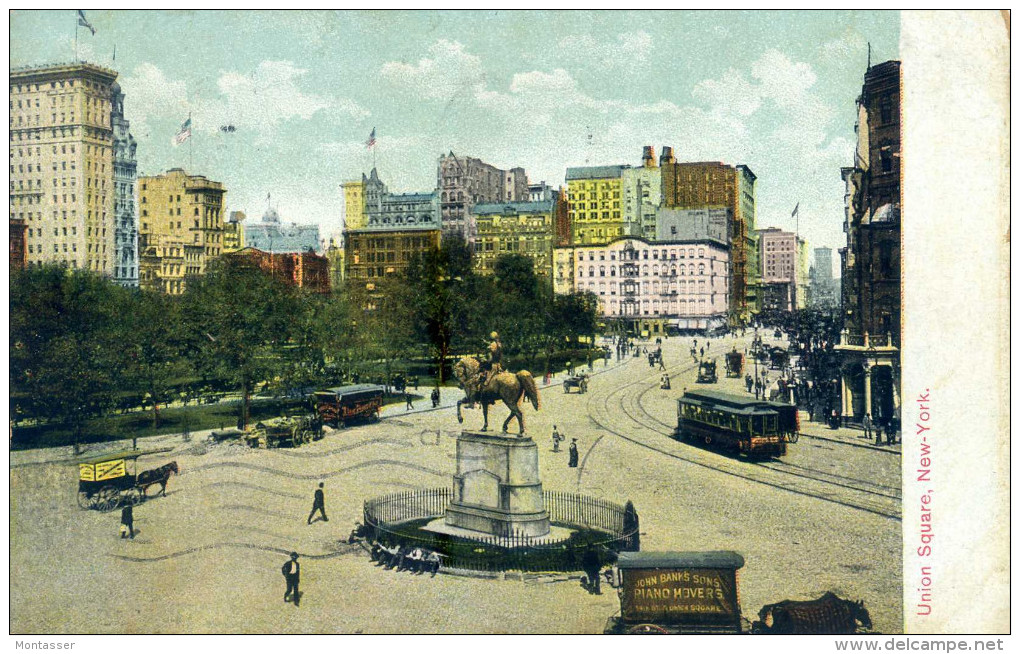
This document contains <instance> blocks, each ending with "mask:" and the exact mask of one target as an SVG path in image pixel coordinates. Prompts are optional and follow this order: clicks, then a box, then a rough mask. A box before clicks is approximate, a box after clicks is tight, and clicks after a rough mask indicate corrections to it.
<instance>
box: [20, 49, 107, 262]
mask: <svg viewBox="0 0 1020 654" xmlns="http://www.w3.org/2000/svg"><path fill="white" fill-rule="evenodd" d="M116 79H117V73H116V72H115V71H113V70H110V69H108V68H103V67H101V66H96V65H93V64H86V63H75V64H66V65H57V66H44V67H30V68H18V69H13V70H11V73H10V85H9V89H10V94H9V101H10V182H9V185H10V217H11V218H12V219H15V220H23V221H25V225H26V234H25V248H26V252H25V258H26V265H29V266H33V265H35V266H38V265H42V264H44V263H58V264H63V265H66V266H68V267H69V268H78V269H87V270H91V271H94V272H97V273H102V274H105V275H109V276H111V277H112V276H114V274H115V273H116V264H117V261H118V259H117V241H116V235H117V219H116V214H115V211H114V196H115V190H116V187H115V185H114V128H113V104H112V94H113V86H114V83H115V81H116Z"/></svg>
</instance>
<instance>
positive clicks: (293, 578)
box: [283, 552, 301, 606]
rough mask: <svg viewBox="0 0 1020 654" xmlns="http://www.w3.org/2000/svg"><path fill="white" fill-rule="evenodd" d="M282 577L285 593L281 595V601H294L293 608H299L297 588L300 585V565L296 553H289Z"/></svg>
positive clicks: (298, 591)
mask: <svg viewBox="0 0 1020 654" xmlns="http://www.w3.org/2000/svg"><path fill="white" fill-rule="evenodd" d="M283 577H284V579H286V580H287V591H286V592H285V593H284V594H283V601H284V602H289V601H291V599H293V600H294V606H301V591H300V590H299V589H298V586H299V585H300V583H301V564H300V563H298V553H297V552H291V553H290V561H287V562H286V563H284V564H283Z"/></svg>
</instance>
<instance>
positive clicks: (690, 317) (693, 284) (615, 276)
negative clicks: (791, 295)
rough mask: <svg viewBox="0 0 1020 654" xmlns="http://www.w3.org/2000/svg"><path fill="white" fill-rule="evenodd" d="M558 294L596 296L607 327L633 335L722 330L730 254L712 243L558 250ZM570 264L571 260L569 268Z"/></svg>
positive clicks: (620, 243)
mask: <svg viewBox="0 0 1020 654" xmlns="http://www.w3.org/2000/svg"><path fill="white" fill-rule="evenodd" d="M556 252H557V254H556V256H555V257H554V260H555V264H554V280H561V278H562V277H563V276H564V275H566V274H567V271H568V270H570V271H571V272H572V274H573V280H572V282H573V283H572V285H571V287H570V288H567V287H566V284H564V283H563V281H558V283H557V284H556V290H557V291H558V292H571V291H575V292H580V291H586V292H590V293H593V294H594V295H595V296H596V297H597V298H598V300H599V308H600V311H601V313H602V316H603V317H604V319H605V320H606V321H607V322H617V323H620V324H622V326H623V327H624V328H625V329H627V330H630V331H633V332H635V333H640V332H647V333H649V334H660V333H664V332H666V331H667V330H681V331H689V332H706V331H711V330H715V329H718V328H720V327H723V326H724V325H725V324H726V315H727V311H728V308H729V286H730V276H729V266H730V261H729V248H728V247H727V245H726V244H725V243H724V242H720V241H717V240H713V239H705V240H698V241H648V240H646V239H643V238H640V237H633V236H625V237H621V238H618V239H616V240H614V241H612V242H611V243H607V244H604V245H591V246H571V247H563V248H556ZM567 258H569V259H570V262H569V263H568V261H567Z"/></svg>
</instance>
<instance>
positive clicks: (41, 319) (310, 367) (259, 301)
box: [10, 239, 839, 449]
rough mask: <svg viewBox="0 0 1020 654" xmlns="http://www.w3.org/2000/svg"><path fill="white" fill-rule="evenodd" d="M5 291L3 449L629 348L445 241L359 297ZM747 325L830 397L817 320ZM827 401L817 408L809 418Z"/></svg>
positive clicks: (619, 335) (218, 419)
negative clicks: (486, 361) (775, 334)
mask: <svg viewBox="0 0 1020 654" xmlns="http://www.w3.org/2000/svg"><path fill="white" fill-rule="evenodd" d="M15 276H16V278H15V279H12V284H11V303H10V305H11V338H10V361H11V366H10V382H11V395H10V403H11V409H12V413H11V417H12V447H13V448H15V449H22V448H32V447H42V446H52V445H66V444H72V443H73V444H76V445H75V447H76V449H77V448H80V447H81V446H82V445H84V444H86V443H89V442H99V441H104V440H117V439H124V438H132V437H138V436H146V435H153V434H159V433H174V432H182V431H184V432H187V431H198V430H202V429H208V428H213V427H221V428H222V427H224V426H227V425H229V426H231V427H233V426H235V425H237V426H239V427H241V428H242V429H243V428H245V427H246V426H247V425H248V423H250V422H253V421H258V420H263V419H266V418H269V417H273V416H276V415H280V414H283V413H288V412H294V411H301V410H302V409H303V407H305V406H306V399H307V395H308V393H309V392H311V391H314V390H316V389H317V388H326V387H329V386H335V385H337V384H342V383H352V382H353V383H357V382H359V381H361V382H377V383H379V384H381V385H383V386H384V387H386V390H387V392H388V397H387V401H389V402H397V401H402V400H403V399H404V397H405V396H404V393H403V391H405V390H406V391H407V392H411V391H412V390H413V391H415V392H418V391H420V392H421V393H422V394H423V396H424V395H425V394H427V393H428V389H430V388H433V387H442V386H445V385H448V384H456V380H454V379H452V376H451V374H450V368H449V366H450V363H451V362H452V361H454V360H455V359H456V358H458V357H460V356H462V355H464V354H477V353H482V352H483V351H484V349H485V343H486V342H487V339H488V337H489V334H490V333H491V332H492V331H496V330H498V331H499V332H500V334H501V335H502V342H503V348H504V351H505V353H506V356H507V357H508V360H509V361H510V363H511V367H512V368H514V369H524V368H526V369H529V370H532V371H535V374H536V375H541V376H544V377H548V375H550V374H552V373H554V372H557V371H559V370H564V369H566V368H567V367H574V366H578V367H579V366H581V365H584V364H590V363H591V361H592V360H593V359H601V358H603V356H605V353H606V350H605V349H602V348H599V347H597V345H596V342H597V340H598V338H597V337H598V336H607V337H612V338H615V339H617V340H618V341H619V340H620V339H623V338H627V337H628V336H631V337H632V336H634V335H628V334H626V333H625V332H624V331H623V327H622V325H620V324H618V323H614V322H611V321H610V322H608V323H607V322H605V321H603V319H602V318H601V316H600V315H599V313H598V301H597V298H596V296H594V295H591V294H587V293H575V294H569V295H556V294H553V293H552V290H551V288H549V286H548V284H547V283H545V282H544V281H543V280H542V279H541V278H539V277H537V276H536V275H535V274H534V272H533V268H532V264H531V260H530V259H528V258H527V257H524V256H522V255H505V256H503V257H501V259H500V260H499V262H498V264H497V265H496V267H495V274H494V275H491V276H482V275H478V274H476V273H475V272H474V271H473V270H472V266H471V252H470V250H469V248H467V247H466V246H465V245H464V243H463V242H462V241H459V240H458V239H447V240H446V241H444V244H443V246H442V247H441V248H439V249H435V250H433V251H431V252H428V253H426V254H424V255H421V256H419V257H417V258H416V259H415V260H414V261H413V262H412V264H411V265H410V266H409V268H408V270H407V271H406V272H405V273H403V274H401V275H399V276H393V277H388V278H385V279H381V280H379V281H378V282H376V284H375V285H374V286H373V287H372V291H365V290H361V291H360V292H359V291H358V290H353V291H351V292H346V290H345V289H341V290H339V291H334V292H333V293H332V294H329V295H324V294H317V293H311V292H307V291H305V290H304V289H301V288H294V287H291V286H288V285H286V284H283V283H282V282H280V281H278V280H276V279H273V278H272V277H270V276H269V275H266V274H265V273H263V272H261V271H260V270H258V269H257V268H255V267H254V266H250V265H247V264H246V263H245V262H244V261H243V260H241V259H237V258H232V257H224V258H223V259H222V260H221V261H220V262H218V265H216V266H214V267H213V268H212V269H211V270H210V271H209V273H208V274H206V275H204V276H202V277H196V278H194V279H191V280H189V282H188V285H187V290H186V292H185V293H184V294H183V295H181V296H168V295H163V294H159V293H153V292H144V291H139V290H138V289H125V288H121V287H119V286H117V285H115V284H113V283H111V282H110V281H109V280H108V279H105V278H103V277H101V276H98V275H93V274H91V273H89V272H87V271H79V270H73V271H71V270H67V269H64V268H61V267H58V266H43V267H30V268H28V269H27V270H24V271H19V272H16V273H15ZM759 325H760V326H761V327H763V328H764V327H765V326H766V325H767V326H768V327H769V328H770V329H771V328H773V327H778V328H780V329H781V330H783V331H784V332H785V333H787V334H789V335H790V337H791V342H792V343H793V347H795V348H797V350H798V351H799V353H800V354H802V355H805V354H806V355H808V356H806V357H802V360H803V362H804V364H805V366H806V370H805V371H804V372H805V376H806V377H807V378H808V379H812V380H815V386H816V387H817V388H818V389H820V390H821V391H822V392H824V393H825V394H827V395H830V396H833V395H834V394H838V389H837V388H836V387H835V385H834V384H832V383H831V382H830V380H831V379H833V378H835V377H836V376H838V375H833V371H834V370H836V369H837V366H838V359H837V357H836V355H835V353H834V352H833V351H832V345H831V344H832V343H834V342H836V340H837V339H838V330H839V325H838V324H837V323H836V317H835V315H834V314H833V313H832V312H824V311H818V310H812V311H797V312H775V311H772V312H765V313H762V314H759V315H758V316H757V317H756V319H755V325H754V326H759ZM440 361H443V362H446V364H445V365H443V366H440V365H439V362H440ZM756 376H757V375H756ZM421 389H425V390H421ZM390 391H394V392H393V393H390ZM396 391H400V392H399V393H398V392H396ZM818 395H819V397H821V394H818ZM837 401H838V397H834V396H833V397H825V399H824V404H825V407H824V409H828V408H830V407H831V406H833V405H835V403H836V402H837Z"/></svg>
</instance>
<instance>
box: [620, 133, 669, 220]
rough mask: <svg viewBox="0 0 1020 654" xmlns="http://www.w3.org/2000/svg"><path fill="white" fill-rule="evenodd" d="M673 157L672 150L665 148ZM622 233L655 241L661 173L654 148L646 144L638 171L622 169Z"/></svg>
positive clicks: (635, 169) (660, 202) (660, 200)
mask: <svg viewBox="0 0 1020 654" xmlns="http://www.w3.org/2000/svg"><path fill="white" fill-rule="evenodd" d="M666 151H668V152H669V153H670V154H669V155H668V156H672V149H671V148H665V149H664V152H663V154H664V155H665V154H666ZM622 177H623V179H622V182H623V231H624V233H625V234H627V235H628V236H640V237H642V238H645V239H648V240H655V239H656V237H657V233H656V214H657V212H658V210H659V205H660V204H662V171H660V170H659V166H658V164H657V163H656V161H655V148H654V147H652V146H650V145H646V146H645V147H644V152H643V154H642V157H641V166H640V167H639V168H625V169H624V170H623V176H622Z"/></svg>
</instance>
